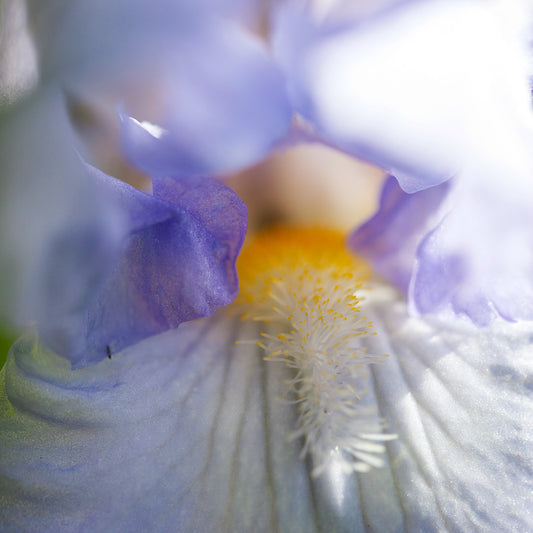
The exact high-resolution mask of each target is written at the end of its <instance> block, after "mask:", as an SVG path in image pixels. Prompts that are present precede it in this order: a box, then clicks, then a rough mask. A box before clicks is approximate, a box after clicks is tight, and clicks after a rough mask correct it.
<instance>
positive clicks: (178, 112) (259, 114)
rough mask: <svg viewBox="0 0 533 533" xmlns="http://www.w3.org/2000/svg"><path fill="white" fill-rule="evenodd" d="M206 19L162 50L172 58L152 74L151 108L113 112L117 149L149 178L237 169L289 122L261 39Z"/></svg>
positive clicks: (281, 85) (279, 80)
mask: <svg viewBox="0 0 533 533" xmlns="http://www.w3.org/2000/svg"><path fill="white" fill-rule="evenodd" d="M211 22H212V23H211V24H210V25H209V28H208V29H207V30H206V29H204V31H202V32H201V33H200V34H199V35H197V36H194V38H192V37H191V39H193V40H191V42H189V43H185V45H184V46H182V47H181V48H178V49H176V50H170V51H167V52H166V53H167V55H169V56H170V57H172V59H173V60H172V62H170V65H168V66H165V67H164V68H162V72H160V74H159V75H160V76H162V81H161V89H160V92H159V95H158V97H159V99H160V101H159V103H158V105H157V106H156V109H157V110H156V112H152V113H148V112H147V111H146V110H144V111H143V110H142V109H141V110H136V109H135V107H134V106H127V108H126V110H125V111H123V112H122V113H121V119H122V127H121V136H122V146H123V150H124V152H125V154H126V156H127V157H128V158H129V159H130V160H131V161H132V162H133V163H134V164H135V165H136V166H138V167H140V168H141V169H142V170H144V171H146V172H148V173H149V174H151V175H166V174H172V175H180V176H183V175H185V176H191V175H207V174H213V173H218V174H219V173H222V172H228V171H230V170H235V169H238V168H240V167H243V166H245V165H249V164H251V163H254V162H255V161H257V160H258V159H260V158H262V157H264V156H265V155H266V154H268V153H269V151H270V150H272V148H273V147H274V146H275V144H276V143H277V142H278V141H279V140H280V139H281V138H282V137H283V136H284V135H285V134H286V133H287V131H288V129H289V127H290V123H291V119H292V108H291V106H290V105H289V101H288V97H287V95H286V91H285V81H284V78H283V76H282V74H281V72H280V71H279V69H278V68H277V66H276V65H275V64H274V62H273V60H272V59H271V58H269V57H268V54H267V50H266V49H265V48H264V46H263V45H262V43H261V42H260V41H259V40H258V39H257V38H256V37H254V36H252V35H251V34H248V33H246V32H245V31H244V30H243V29H240V28H238V27H237V26H236V25H234V24H230V23H228V21H225V20H222V19H215V20H214V21H211ZM128 113H130V114H131V115H132V116H128ZM145 121H147V122H148V123H149V125H148V126H147V125H146V124H145ZM151 124H156V125H157V130H155V131H154V129H153V128H152V127H150V125H151Z"/></svg>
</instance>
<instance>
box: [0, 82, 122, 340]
mask: <svg viewBox="0 0 533 533" xmlns="http://www.w3.org/2000/svg"><path fill="white" fill-rule="evenodd" d="M74 144H75V142H74V135H73V133H72V131H71V129H70V125H69V123H68V119H67V116H66V112H65V109H64V106H63V101H62V97H61V95H60V93H59V91H58V90H57V89H55V88H52V87H49V88H48V90H46V91H42V92H40V93H38V94H36V95H34V96H33V97H32V98H29V99H27V100H25V101H20V102H19V103H18V104H17V106H16V107H12V108H11V109H9V110H8V111H5V112H4V114H3V115H2V117H1V118H0V159H1V161H2V194H1V198H0V226H1V227H2V239H1V240H0V274H1V279H2V290H1V292H0V303H1V305H0V309H1V315H2V319H3V320H8V321H9V322H11V323H14V324H16V325H17V326H23V325H25V324H26V323H27V322H28V321H37V322H38V323H39V330H40V332H41V333H42V334H43V335H44V336H45V337H46V338H51V337H63V336H65V335H68V331H69V329H70V324H69V321H70V318H71V317H72V316H73V315H75V314H77V313H78V312H79V310H80V309H84V308H86V307H87V305H88V303H89V302H90V300H91V298H92V294H93V292H94V291H95V290H97V289H98V288H99V287H100V285H101V284H102V283H103V281H104V280H105V279H106V277H107V276H108V275H109V273H110V271H111V269H112V267H113V264H114V262H115V261H116V260H117V257H118V253H119V251H120V248H121V243H120V237H121V232H120V229H119V226H120V224H121V222H120V220H119V219H120V216H118V217H117V212H116V210H115V208H114V206H113V205H112V204H111V203H110V202H108V199H107V198H105V197H101V196H100V195H99V194H98V190H97V188H96V187H95V185H94V183H93V182H92V180H91V179H90V176H89V175H88V174H87V170H86V167H85V166H84V164H83V162H82V161H81V160H80V158H79V156H78V155H77V153H76V152H75V150H74Z"/></svg>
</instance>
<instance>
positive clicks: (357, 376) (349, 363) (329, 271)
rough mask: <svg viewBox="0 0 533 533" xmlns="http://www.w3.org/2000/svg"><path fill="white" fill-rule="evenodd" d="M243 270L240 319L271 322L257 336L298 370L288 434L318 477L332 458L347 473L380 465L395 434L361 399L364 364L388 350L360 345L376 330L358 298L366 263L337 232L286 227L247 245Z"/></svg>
mask: <svg viewBox="0 0 533 533" xmlns="http://www.w3.org/2000/svg"><path fill="white" fill-rule="evenodd" d="M237 268H238V272H239V280H240V283H241V291H240V294H239V297H238V299H237V303H238V304H239V305H240V308H241V309H242V310H243V315H242V317H243V319H251V320H254V321H260V322H264V323H265V326H266V325H267V324H268V333H267V332H263V333H261V338H260V340H257V341H256V343H257V344H258V345H259V346H260V347H261V349H262V350H264V352H265V359H266V360H269V361H278V362H279V361H281V362H283V363H284V364H286V365H288V366H289V367H290V368H291V369H293V372H294V377H293V378H292V379H290V380H288V381H287V383H286V384H287V394H286V395H288V396H289V398H291V400H292V401H294V403H296V404H297V405H298V410H299V417H298V421H297V427H296V428H295V430H294V432H293V433H292V434H291V435H290V438H291V439H296V438H300V437H303V439H304V445H303V449H302V453H301V457H302V458H303V457H304V456H305V455H306V454H307V453H310V455H311V457H312V460H313V465H314V468H313V475H319V474H320V473H321V472H322V471H323V470H324V469H325V468H326V467H327V465H328V464H329V462H330V461H331V460H332V457H334V456H335V457H336V460H337V462H338V463H340V465H341V466H342V467H343V469H344V470H349V471H350V470H355V471H368V470H369V469H370V468H371V467H372V466H382V464H383V461H382V459H381V457H379V456H376V455H375V454H380V453H382V452H384V451H385V449H384V446H383V445H382V444H381V443H379V441H384V440H389V439H391V438H394V436H392V435H384V434H383V433H381V423H380V422H379V421H377V420H376V419H375V416H373V415H375V412H373V413H371V412H369V410H368V408H365V407H364V406H363V405H362V403H361V396H362V395H363V394H364V393H365V392H366V385H365V381H367V378H368V372H367V369H366V366H367V365H368V364H369V363H379V362H382V360H383V359H384V357H386V356H382V355H381V356H380V355H374V354H370V353H368V351H367V349H366V348H365V347H363V346H361V342H360V338H361V337H364V336H369V335H375V334H376V333H374V332H372V331H371V330H372V323H371V322H370V321H369V320H368V319H367V318H366V317H365V316H361V315H362V312H361V303H362V298H360V297H359V296H358V292H360V291H361V289H362V288H363V287H364V285H365V282H366V281H367V280H368V278H369V277H370V274H371V271H370V268H369V267H368V265H367V264H366V263H364V262H363V261H362V260H361V259H359V258H357V257H355V256H354V255H352V254H351V253H349V252H348V251H347V250H346V248H345V246H344V239H343V236H342V235H341V234H340V233H337V232H335V231H332V230H326V229H294V228H284V227H279V228H274V229H270V230H268V231H265V232H263V233H261V234H259V235H258V236H256V237H255V239H254V240H253V241H252V242H251V243H250V244H248V246H245V248H244V250H243V252H242V253H241V255H240V257H239V259H238V261H237ZM374 411H375V410H374Z"/></svg>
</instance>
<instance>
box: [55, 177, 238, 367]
mask: <svg viewBox="0 0 533 533" xmlns="http://www.w3.org/2000/svg"><path fill="white" fill-rule="evenodd" d="M92 172H93V175H94V178H95V181H97V182H98V184H99V186H100V187H101V189H102V192H104V191H105V192H106V193H107V195H108V196H109V197H110V198H111V199H112V200H114V201H115V204H116V205H120V206H121V207H122V209H123V210H124V213H125V218H127V220H128V222H127V226H126V231H125V236H124V251H123V255H122V258H121V259H120V260H119V262H118V264H117V265H116V266H115V268H114V270H113V272H112V274H111V276H110V277H109V279H108V280H107V282H106V284H105V285H104V286H103V287H102V288H101V289H100V290H99V291H98V292H97V294H96V295H95V298H94V300H93V302H92V303H91V305H90V306H89V308H88V312H87V314H85V313H82V314H81V315H80V316H79V317H78V321H77V328H78V335H72V340H74V341H75V342H76V341H77V344H76V345H74V346H72V347H63V349H62V351H61V352H59V353H61V354H62V355H66V356H67V357H68V358H69V359H70V360H71V361H72V364H73V367H75V368H78V367H81V366H86V365H88V364H93V363H96V362H98V361H99V360H101V359H103V358H105V357H107V356H109V355H111V354H113V353H115V352H117V351H120V350H122V349H123V348H125V347H127V346H129V345H131V344H133V343H135V342H137V341H139V340H141V339H144V338H146V337H148V336H151V335H154V334H156V333H160V332H162V331H165V330H167V329H172V328H176V327H177V326H178V325H179V324H181V323H182V322H185V321H188V320H192V319H195V318H199V317H205V316H210V315H212V314H213V313H214V312H215V311H216V309H217V308H218V307H220V306H223V305H227V304H228V303H230V302H231V301H232V300H233V298H234V297H235V295H236V293H237V290H238V282H237V276H236V272H235V259H236V257H237V254H238V252H239V250H240V247H241V245H242V242H243V239H244V235H245V232H246V220H247V215H246V208H245V206H244V204H243V203H242V202H241V201H240V200H239V198H238V197H237V195H236V194H235V193H234V192H233V191H231V189H229V188H227V187H226V186H224V185H222V184H220V183H218V182H217V181H215V180H212V179H208V178H204V179H191V178H189V179H173V178H165V179H159V180H157V181H156V182H155V184H154V196H151V195H148V194H145V193H142V192H140V191H137V190H135V189H133V188H132V187H130V186H128V185H126V184H124V183H122V182H119V181H117V180H114V179H113V178H110V177H108V176H105V175H104V174H102V173H100V172H98V171H96V170H95V169H93V170H92ZM65 352H66V353H65Z"/></svg>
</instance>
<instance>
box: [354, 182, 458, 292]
mask: <svg viewBox="0 0 533 533" xmlns="http://www.w3.org/2000/svg"><path fill="white" fill-rule="evenodd" d="M448 188H449V187H448V184H447V183H443V184H441V185H439V186H437V187H432V188H430V189H426V190H425V191H421V192H419V193H416V194H407V193H405V192H403V191H402V190H401V188H400V187H399V186H398V182H397V181H396V179H395V178H394V177H392V176H389V178H388V179H387V180H386V182H385V184H384V186H383V190H382V193H381V200H380V205H379V209H378V211H377V213H376V214H375V215H374V216H373V217H372V218H370V219H369V220H368V221H367V222H365V223H364V224H363V225H361V226H360V227H359V228H357V229H356V230H355V231H354V233H353V234H352V235H351V236H350V238H349V241H348V243H349V246H350V247H351V248H353V249H354V250H356V251H357V253H358V254H360V255H362V256H363V257H365V258H366V259H368V260H369V261H371V262H372V265H373V267H374V268H375V269H376V271H377V272H378V273H379V274H381V275H382V276H383V277H384V278H386V279H387V280H388V281H390V282H391V283H393V284H394V285H396V286H397V287H399V288H400V289H402V290H403V291H404V292H405V293H407V289H408V287H409V280H410V278H411V273H412V271H413V268H414V264H415V255H416V252H417V249H418V246H419V244H420V241H421V240H422V238H423V237H424V235H425V232H426V231H427V230H428V228H431V227H432V226H431V221H432V219H433V217H434V216H435V212H436V211H437V209H438V207H439V206H440V204H441V202H442V200H443V199H444V198H445V197H446V194H447V191H448Z"/></svg>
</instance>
